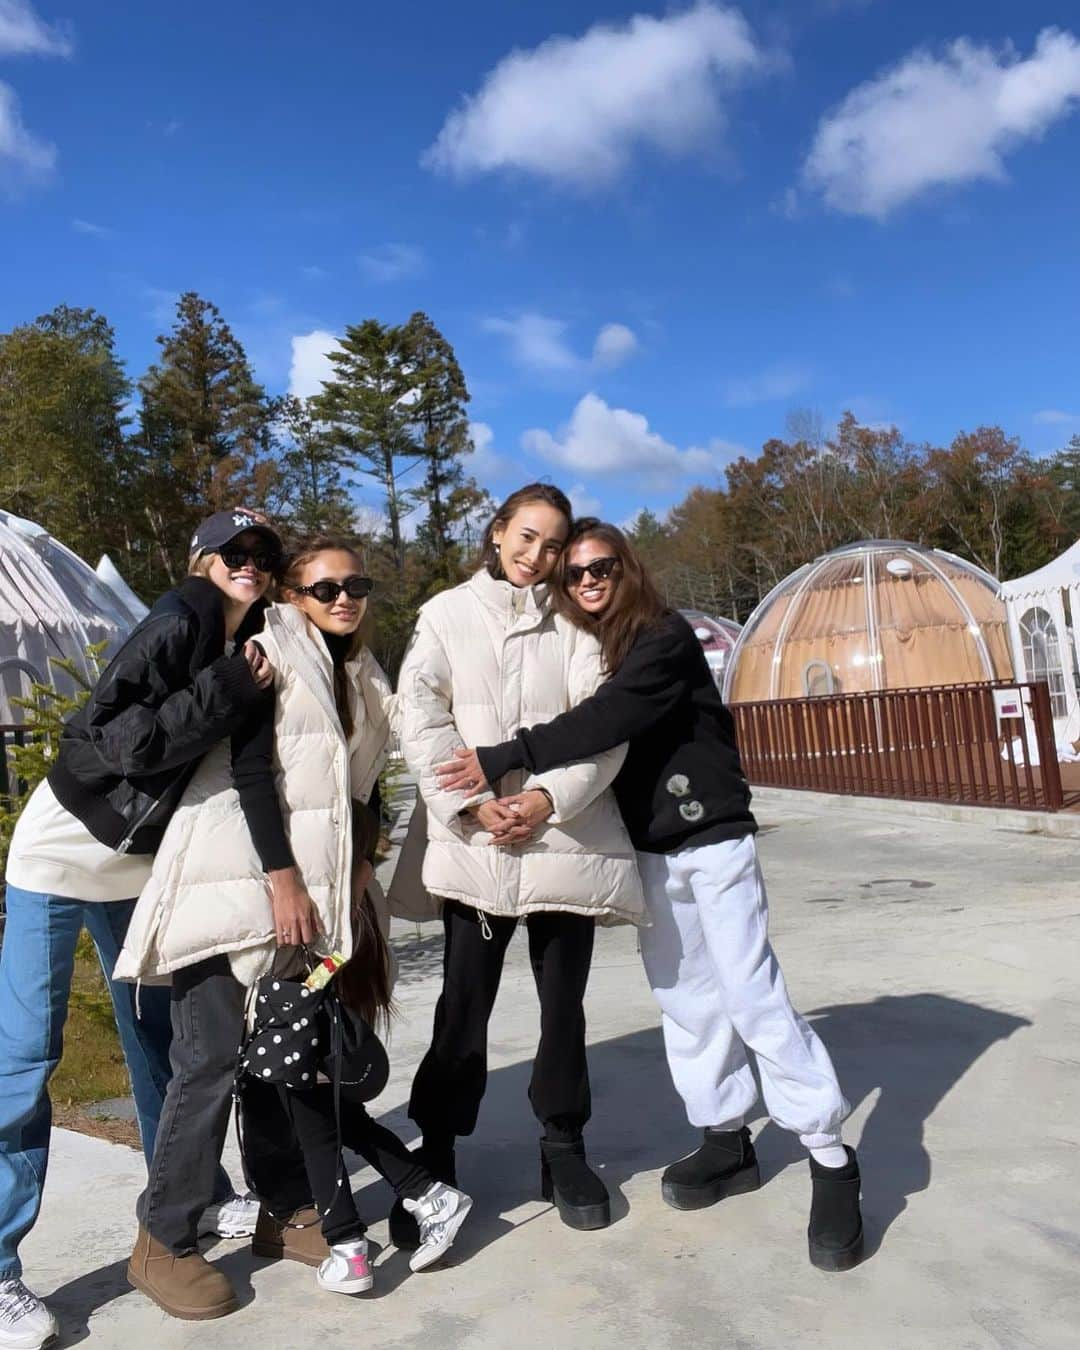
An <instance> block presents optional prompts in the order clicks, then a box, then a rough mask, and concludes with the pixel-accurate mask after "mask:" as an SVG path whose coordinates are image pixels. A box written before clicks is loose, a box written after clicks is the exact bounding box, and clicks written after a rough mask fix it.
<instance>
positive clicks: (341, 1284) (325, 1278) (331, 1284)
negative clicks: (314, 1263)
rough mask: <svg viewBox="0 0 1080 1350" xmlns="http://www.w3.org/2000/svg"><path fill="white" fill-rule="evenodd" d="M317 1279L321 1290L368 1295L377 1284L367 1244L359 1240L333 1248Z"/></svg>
mask: <svg viewBox="0 0 1080 1350" xmlns="http://www.w3.org/2000/svg"><path fill="white" fill-rule="evenodd" d="M315 1278H316V1281H317V1283H318V1286H319V1288H320V1289H329V1290H330V1292H331V1293H333V1294H365V1293H367V1291H368V1290H369V1289H370V1288H372V1286H373V1285H374V1283H375V1276H374V1275H373V1274H372V1273H371V1262H370V1261H369V1260H368V1246H367V1242H366V1241H365V1240H364V1239H363V1238H359V1239H357V1241H355V1242H339V1243H338V1244H337V1245H336V1246H334V1247H331V1248H330V1255H329V1256H328V1257H327V1258H326V1260H325V1261H324V1262H323V1263H322V1265H321V1266H320V1267H319V1273H318V1275H317V1276H316V1277H315Z"/></svg>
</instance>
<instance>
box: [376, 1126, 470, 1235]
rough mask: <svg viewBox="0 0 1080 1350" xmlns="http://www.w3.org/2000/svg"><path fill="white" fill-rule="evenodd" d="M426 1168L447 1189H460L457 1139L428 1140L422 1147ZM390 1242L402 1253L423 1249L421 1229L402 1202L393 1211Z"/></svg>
mask: <svg viewBox="0 0 1080 1350" xmlns="http://www.w3.org/2000/svg"><path fill="white" fill-rule="evenodd" d="M420 1155H421V1157H422V1158H423V1161H424V1166H425V1167H426V1168H427V1170H428V1171H429V1172H430V1173H431V1175H432V1176H433V1177H434V1178H435V1180H436V1181H441V1182H443V1183H445V1185H447V1186H453V1187H455V1188H456V1187H457V1159H456V1158H455V1157H454V1139H453V1136H451V1138H450V1140H449V1142H446V1141H438V1142H436V1141H434V1140H432V1141H429V1140H428V1139H427V1138H425V1139H424V1142H423V1144H422V1145H421V1147H420ZM390 1241H391V1242H392V1243H393V1244H394V1246H395V1247H396V1248H397V1249H398V1251H399V1252H414V1251H416V1249H417V1247H419V1246H420V1226H419V1224H418V1223H417V1222H416V1219H415V1218H414V1217H413V1215H411V1214H410V1213H409V1211H408V1210H407V1209H406V1208H405V1206H404V1204H403V1203H402V1201H401V1200H400V1198H399V1199H397V1200H395V1201H394V1207H393V1209H392V1210H391V1211H390Z"/></svg>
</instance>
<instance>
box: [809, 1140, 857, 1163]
mask: <svg viewBox="0 0 1080 1350" xmlns="http://www.w3.org/2000/svg"><path fill="white" fill-rule="evenodd" d="M810 1156H811V1158H813V1160H814V1161H815V1162H816V1163H819V1164H820V1165H821V1166H822V1167H846V1166H847V1164H848V1156H847V1149H846V1148H845V1147H844V1146H843V1144H827V1145H826V1146H825V1147H824V1148H812V1149H811V1150H810Z"/></svg>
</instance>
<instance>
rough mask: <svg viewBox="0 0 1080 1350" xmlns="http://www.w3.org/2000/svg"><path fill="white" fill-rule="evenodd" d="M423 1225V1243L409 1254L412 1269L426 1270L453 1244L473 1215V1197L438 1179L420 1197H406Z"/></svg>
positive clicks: (418, 1221)
mask: <svg viewBox="0 0 1080 1350" xmlns="http://www.w3.org/2000/svg"><path fill="white" fill-rule="evenodd" d="M402 1204H403V1205H404V1206H405V1208H406V1209H407V1210H408V1211H409V1213H410V1214H414V1215H415V1216H416V1222H417V1224H418V1225H419V1227H420V1246H419V1247H417V1249H416V1251H414V1252H413V1254H412V1256H410V1257H409V1269H410V1270H423V1269H424V1267H425V1266H430V1265H431V1264H432V1263H433V1262H435V1261H437V1260H438V1259H439V1257H440V1256H444V1255H445V1254H446V1253H447V1252H448V1251H449V1250H450V1248H451V1247H452V1246H453V1243H454V1238H456V1237H457V1233H458V1229H459V1228H460V1227H461V1225H462V1224H463V1223H464V1222H465V1220H466V1219H467V1218H468V1217H469V1210H470V1209H472V1200H471V1199H470V1198H469V1196H467V1195H466V1194H465V1193H464V1191H455V1190H454V1188H453V1186H447V1185H445V1184H444V1183H443V1182H441V1181H436V1182H434V1183H433V1184H432V1185H431V1186H429V1187H428V1189H427V1190H426V1191H425V1192H424V1194H423V1195H422V1196H421V1197H420V1199H419V1200H403V1201H402Z"/></svg>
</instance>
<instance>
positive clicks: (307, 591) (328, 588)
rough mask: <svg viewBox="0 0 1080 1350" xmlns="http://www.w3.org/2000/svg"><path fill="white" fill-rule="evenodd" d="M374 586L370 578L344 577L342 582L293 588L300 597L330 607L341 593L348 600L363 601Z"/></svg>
mask: <svg viewBox="0 0 1080 1350" xmlns="http://www.w3.org/2000/svg"><path fill="white" fill-rule="evenodd" d="M374 585H375V583H374V582H373V581H372V579H371V578H370V577H346V578H345V580H344V581H313V582H312V583H311V585H310V586H294V587H293V590H294V591H297V592H298V593H299V594H300V595H310V596H311V598H312V599H313V600H318V602H319V604H320V605H332V604H333V603H334V601H335V600H336V599H337V598H338V596H339V595H340V594H341V592H342V591H344V592H345V594H346V595H347V596H348V597H349V599H350V600H363V599H364V597H365V596H367V595H370V594H371V588H372V587H373V586H374Z"/></svg>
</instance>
